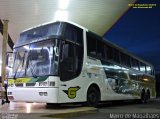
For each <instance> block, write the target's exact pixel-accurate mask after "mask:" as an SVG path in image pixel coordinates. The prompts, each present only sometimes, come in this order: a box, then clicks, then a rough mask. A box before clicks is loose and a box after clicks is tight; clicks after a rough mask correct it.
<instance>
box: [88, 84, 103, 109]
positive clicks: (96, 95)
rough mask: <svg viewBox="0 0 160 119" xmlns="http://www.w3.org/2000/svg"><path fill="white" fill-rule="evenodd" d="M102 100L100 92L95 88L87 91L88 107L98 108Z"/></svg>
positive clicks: (92, 87)
mask: <svg viewBox="0 0 160 119" xmlns="http://www.w3.org/2000/svg"><path fill="white" fill-rule="evenodd" d="M99 100H100V92H99V90H97V88H95V87H94V86H91V87H90V88H89V89H88V91H87V105H88V106H90V107H97V106H98V103H99Z"/></svg>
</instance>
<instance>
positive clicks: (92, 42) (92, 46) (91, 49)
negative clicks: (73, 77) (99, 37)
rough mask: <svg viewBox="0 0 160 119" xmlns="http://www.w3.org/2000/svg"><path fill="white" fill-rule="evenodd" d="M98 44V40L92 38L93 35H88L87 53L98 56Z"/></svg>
mask: <svg viewBox="0 0 160 119" xmlns="http://www.w3.org/2000/svg"><path fill="white" fill-rule="evenodd" d="M96 47H97V43H96V39H95V38H93V36H91V34H89V33H87V53H88V55H90V56H93V57H95V56H96V49H97V48H96Z"/></svg>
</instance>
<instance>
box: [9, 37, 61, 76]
mask: <svg viewBox="0 0 160 119" xmlns="http://www.w3.org/2000/svg"><path fill="white" fill-rule="evenodd" d="M13 56H14V65H13V70H12V72H11V73H10V74H9V77H12V78H19V77H37V76H45V75H58V57H59V41H58V40H57V39H51V40H45V41H41V42H36V43H32V44H29V45H25V46H22V47H18V48H16V49H15V50H14V54H13Z"/></svg>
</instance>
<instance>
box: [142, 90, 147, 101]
mask: <svg viewBox="0 0 160 119" xmlns="http://www.w3.org/2000/svg"><path fill="white" fill-rule="evenodd" d="M141 103H146V95H145V90H144V89H143V90H142V92H141Z"/></svg>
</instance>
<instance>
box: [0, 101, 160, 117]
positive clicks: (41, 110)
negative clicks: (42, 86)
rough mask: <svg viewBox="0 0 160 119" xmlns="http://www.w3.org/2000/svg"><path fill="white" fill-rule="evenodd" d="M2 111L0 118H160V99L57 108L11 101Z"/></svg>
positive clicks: (1, 108)
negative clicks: (96, 106)
mask: <svg viewBox="0 0 160 119" xmlns="http://www.w3.org/2000/svg"><path fill="white" fill-rule="evenodd" d="M0 113H1V114H0V119H1V118H2V119H33V118H34V119H55V118H56V119H57V118H58V119H62V118H70V119H108V118H110V119H129V118H134V119H147V118H155V119H160V99H156V100H152V101H150V102H149V103H148V104H138V103H136V102H118V103H117V102H113V103H109V102H108V103H105V104H101V105H100V106H99V107H98V108H90V107H82V106H80V105H62V106H61V107H58V108H57V107H47V106H46V104H43V103H41V104H39V103H15V102H11V103H10V104H5V105H3V106H2V105H1V106H0ZM5 117H8V118H5Z"/></svg>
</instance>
